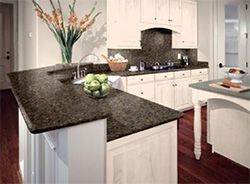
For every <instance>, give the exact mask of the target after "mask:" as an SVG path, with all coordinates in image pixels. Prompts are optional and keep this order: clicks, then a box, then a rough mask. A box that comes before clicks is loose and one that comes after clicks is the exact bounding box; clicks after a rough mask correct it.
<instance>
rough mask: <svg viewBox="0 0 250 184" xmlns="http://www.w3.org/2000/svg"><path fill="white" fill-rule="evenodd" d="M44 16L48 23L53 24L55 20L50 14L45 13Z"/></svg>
mask: <svg viewBox="0 0 250 184" xmlns="http://www.w3.org/2000/svg"><path fill="white" fill-rule="evenodd" d="M44 16H45V17H46V19H47V21H48V23H52V21H53V18H52V17H51V16H50V15H49V14H47V13H44Z"/></svg>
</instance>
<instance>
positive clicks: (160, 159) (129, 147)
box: [107, 127, 177, 184]
mask: <svg viewBox="0 0 250 184" xmlns="http://www.w3.org/2000/svg"><path fill="white" fill-rule="evenodd" d="M134 135H135V134H134ZM131 137H133V135H132V136H131ZM134 137H136V135H135V136H134ZM129 139H130V140H131V141H129V142H126V144H125V143H124V144H123V145H119V146H117V147H116V148H113V149H111V150H110V149H109V148H108V152H107V183H108V184H144V183H145V184H151V183H152V184H153V183H154V184H160V183H162V184H163V183H177V173H176V171H177V158H176V155H177V142H176V141H177V132H176V127H172V128H169V129H168V130H163V131H161V132H158V133H155V134H151V135H150V136H143V137H141V138H139V139H137V138H136V139H134V138H129V137H128V138H127V140H129Z"/></svg>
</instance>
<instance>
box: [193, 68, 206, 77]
mask: <svg viewBox="0 0 250 184" xmlns="http://www.w3.org/2000/svg"><path fill="white" fill-rule="evenodd" d="M207 74H208V69H198V70H191V75H192V76H197V75H207Z"/></svg>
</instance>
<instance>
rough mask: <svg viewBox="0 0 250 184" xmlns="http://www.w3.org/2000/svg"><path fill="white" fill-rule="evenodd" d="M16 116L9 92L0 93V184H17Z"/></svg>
mask: <svg viewBox="0 0 250 184" xmlns="http://www.w3.org/2000/svg"><path fill="white" fill-rule="evenodd" d="M17 114H18V113H17V104H16V101H15V98H14V96H13V95H12V93H11V91H10V90H2V91H0V183H19V175H18V170H19V169H18V168H19V166H18V125H17V122H18V117H17Z"/></svg>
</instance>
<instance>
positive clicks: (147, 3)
mask: <svg viewBox="0 0 250 184" xmlns="http://www.w3.org/2000/svg"><path fill="white" fill-rule="evenodd" d="M155 21H156V0H141V22H142V23H150V24H155Z"/></svg>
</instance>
